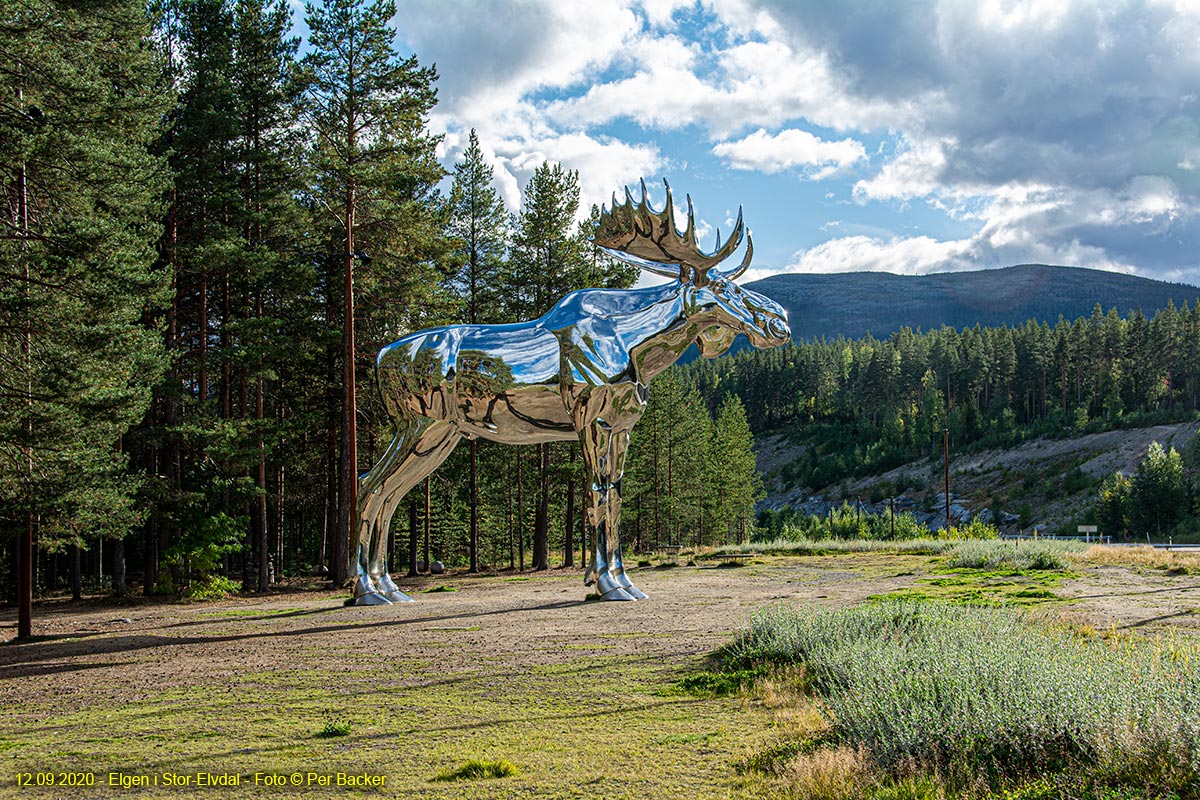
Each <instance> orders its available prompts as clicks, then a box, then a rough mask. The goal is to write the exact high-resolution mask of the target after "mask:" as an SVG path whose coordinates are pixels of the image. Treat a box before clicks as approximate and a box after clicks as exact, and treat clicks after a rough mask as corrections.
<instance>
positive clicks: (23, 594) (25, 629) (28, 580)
mask: <svg viewBox="0 0 1200 800" xmlns="http://www.w3.org/2000/svg"><path fill="white" fill-rule="evenodd" d="M24 105H25V92H24V90H23V89H20V88H18V89H17V106H18V107H21V108H24ZM16 178H17V229H18V231H19V235H20V236H21V237H22V240H24V238H25V236H26V233H27V231H28V230H29V195H28V187H27V183H26V178H25V163H24V162H21V165H20V166H19V167H17V175H16ZM25 249H26V242H25V241H22V242H21V250H22V251H24V250H25ZM22 260H24V259H22ZM23 270H24V275H25V292H26V293H28V291H29V278H30V275H29V262H28V261H25V263H24V264H23ZM21 349H22V353H21V355H22V357H23V359H24V361H25V366H26V369H29V368H30V365H31V363H32V357H33V328H32V326H31V325H30V324H29V323H28V322H27V323H26V325H25V335H24V336H23V337H22V338H21ZM29 380H30V383H29V385H28V397H27V413H26V414H25V419H24V420H23V421H22V428H23V430H24V432H25V437H26V438H25V448H26V451H25V460H26V464H25V466H26V468H27V469H28V470H29V479H30V481H32V480H33V384H32V380H33V377H32V374H30V377H29ZM26 502H28V503H29V504H30V507H29V508H27V509H26V511H25V527H24V530H22V531H21V543H20V544H19V545H18V548H17V636H18V637H19V638H22V639H28V638H29V637H30V636H32V635H33V507H32V504H33V497H32V495H31V496H29V497H27V498H26Z"/></svg>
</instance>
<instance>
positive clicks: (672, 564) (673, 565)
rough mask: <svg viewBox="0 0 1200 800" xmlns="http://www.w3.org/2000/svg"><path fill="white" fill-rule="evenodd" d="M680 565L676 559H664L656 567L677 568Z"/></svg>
mask: <svg viewBox="0 0 1200 800" xmlns="http://www.w3.org/2000/svg"><path fill="white" fill-rule="evenodd" d="M678 566H679V564H677V563H675V562H674V561H664V562H662V563H661V564H659V565H657V566H656V567H655V569H675V568H676V567H678Z"/></svg>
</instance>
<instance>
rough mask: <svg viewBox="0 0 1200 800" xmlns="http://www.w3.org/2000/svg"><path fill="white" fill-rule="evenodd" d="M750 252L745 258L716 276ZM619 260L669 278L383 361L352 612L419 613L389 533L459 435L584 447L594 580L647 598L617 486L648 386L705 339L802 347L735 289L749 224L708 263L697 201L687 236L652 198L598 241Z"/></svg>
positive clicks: (627, 209) (405, 346)
mask: <svg viewBox="0 0 1200 800" xmlns="http://www.w3.org/2000/svg"><path fill="white" fill-rule="evenodd" d="M743 238H744V239H745V241H746V253H745V256H744V258H743V259H742V262H741V264H740V265H739V266H737V267H736V268H734V269H732V270H729V271H728V272H727V273H725V272H722V271H721V270H720V269H718V265H719V264H720V263H721V262H722V261H724V260H725V259H727V258H729V257H730V256H731V255H733V253H734V252H735V251H736V250H737V248H738V247H739V246H740V244H741V242H742V239H743ZM595 241H596V243H597V245H599V246H600V247H602V248H603V249H604V250H605V251H606V252H608V253H609V254H610V255H612V256H614V257H616V258H619V259H621V260H624V261H626V262H629V263H633V264H636V265H638V266H639V267H641V268H643V269H645V270H648V271H650V272H654V273H656V274H659V275H663V276H666V277H669V278H671V281H670V282H669V283H667V284H664V285H662V286H655V287H651V288H646V289H623V290H613V289H583V290H580V291H576V292H572V293H570V294H568V295H567V296H566V297H564V298H563V299H562V300H560V301H559V302H558V304H557V305H555V306H554V308H552V309H551V310H550V311H549V312H548V313H546V314H545V315H544V316H542V317H540V318H539V319H536V320H533V321H531V322H522V323H516V324H511V325H446V326H443V327H439V328H431V329H429V330H424V331H419V332H417V333H413V334H411V335H409V336H405V337H404V338H402V339H400V340H399V341H397V342H394V343H393V344H391V345H388V346H387V347H385V348H384V349H383V350H382V351H381V352H380V353H379V358H378V360H377V362H376V375H377V380H378V384H379V389H380V392H381V393H382V395H383V401H384V405H385V407H386V409H387V413H388V415H389V417H390V418H391V420H392V423H393V425H394V436H393V439H392V441H391V443H390V444H389V445H388V447H387V449H386V451H385V452H384V454H383V456H382V458H380V460H379V462H378V463H377V464H376V465H375V466H374V467H373V468H372V469H371V470H370V471H369V472H367V473H366V474H365V475H363V476H362V478H361V481H360V492H359V503H358V520H359V523H358V524H359V528H358V547H357V548H356V550H357V553H356V554H355V555H354V556H353V557H354V558H356V560H357V572H356V574H357V578H356V581H355V586H354V596H355V603H357V604H358V605H376V604H384V603H394V602H404V601H409V600H411V598H409V597H408V596H407V595H405V594H404V593H403V592H401V591H400V590H399V588H397V586H396V585H395V583H393V582H392V580H391V578H390V577H389V576H388V573H387V564H386V558H387V530H388V524H389V522H390V521H391V518H392V515H393V513H394V512H395V510H396V508H397V507H398V506H399V504H400V501H401V500H402V499H403V497H404V495H405V494H406V493H407V492H408V491H409V490H410V489H411V488H413V487H414V486H416V485H417V483H419V482H420V481H422V480H424V479H425V477H426V476H427V475H429V474H430V473H431V472H433V471H434V470H435V469H437V467H438V466H439V465H440V464H441V463H442V462H443V461H444V460H445V459H446V457H447V456H448V455H449V454H450V452H451V451H452V450H453V449H454V446H455V445H456V444H457V443H458V442H459V440H460V439H463V438H464V437H465V438H475V437H479V438H482V439H490V440H492V441H497V442H503V443H506V444H532V443H538V442H553V441H566V440H572V439H578V440H579V442H580V443H581V445H582V446H583V457H584V462H585V466H586V468H587V469H588V471H589V472H590V474H591V478H592V484H591V492H590V503H589V504H588V507H587V520H588V524H589V525H590V526H591V527H592V529H593V531H594V533H595V536H594V542H595V549H594V551H593V553H592V558H591V563H590V564H589V566H588V569H587V572H586V573H585V575H584V583H585V584H586V585H591V584H592V583H593V582H595V583H596V584H597V591H598V592H599V594H600V596H601V597H603V598H604V599H606V600H638V599H644V598H645V597H646V595H645V594H644V593H643V592H642V591H641V590H639V589H638V588H637V587H636V586H634V585H633V583H632V582H631V581H630V579H629V577H628V576H627V575H626V574H625V569H624V566H623V564H622V560H621V545H620V528H619V524H620V516H621V477H622V474H623V472H624V469H625V452H626V449H627V447H628V445H629V432H630V430H631V429H632V428H633V426H634V424H635V423H636V422H637V421H638V419H639V418H640V417H641V416H642V412H643V411H645V408H646V400H647V396H648V395H647V386H648V384H649V383H650V381H651V379H653V378H654V376H655V375H657V374H658V373H660V372H662V371H663V370H664V369H666V368H667V367H669V366H670V365H671V364H673V363H675V361H676V360H677V359H678V358H679V357H680V356H681V355H682V354H683V352H684V351H685V350H686V349H687V348H688V346H689V345H691V344H692V343H696V344H697V345H698V347H699V349H700V352H701V354H702V355H704V356H705V357H708V358H712V357H715V356H718V355H720V354H722V353H724V352H725V351H726V350H728V349H729V347H730V345H732V344H733V340H734V338H735V337H736V336H737V335H738V334H739V333H741V334H745V335H746V337H747V338H748V339H749V340H750V343H751V344H753V345H754V346H755V347H759V348H765V347H775V346H777V345H781V344H784V343H786V342H787V341H788V340H789V339H790V336H791V333H790V331H789V329H788V324H787V314H786V312H785V311H784V310H783V308H782V307H781V306H779V305H778V304H777V303H775V302H774V301H773V300H771V299H769V298H767V297H764V296H762V295H760V294H758V293H756V292H753V291H750V290H748V289H743V288H741V287H739V286H738V285H737V284H735V283H734V279H735V278H737V277H738V276H739V275H741V274H742V273H743V272H745V271H746V269H747V268H748V267H749V266H750V259H751V257H752V256H753V253H754V246H753V241H752V240H751V238H750V235H749V233H747V232H746V231H745V227H744V225H743V223H742V219H741V212H740V211H739V213H738V222H737V226H736V227H735V229H734V231H733V232H732V234H731V235H730V237H729V239H728V241H726V243H725V244H724V246H722V245H721V242H720V233H718V234H717V249H716V250H715V251H714V252H712V253H704V252H702V251H701V249H700V247H699V245H698V244H697V242H696V232H695V221H694V217H693V212H692V205H691V199H690V198H689V199H688V221H687V229H686V230H685V231H684V232H683V233H680V231H679V230H678V229H677V228H676V227H675V219H674V208H673V205H672V199H671V190H670V187H669V186H668V187H667V199H666V205H665V207H664V208H663V210H662V211H654V210H653V209H652V208H651V207H650V205H649V203H648V201H647V199H646V186H645V184H644V183H643V184H642V198H641V201H640V202H639V203H635V202H634V201H633V199H632V198H631V197H630V195H629V192H628V190H626V192H625V202H624V203H623V204H618V203H617V201H616V198H615V196H614V198H613V207H612V210H611V211H610V210H605V211H604V212H603V213H602V214H601V217H600V221H599V223H598V224H597V227H596V232H595Z"/></svg>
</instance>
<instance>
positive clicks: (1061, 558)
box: [950, 540, 1085, 570]
mask: <svg viewBox="0 0 1200 800" xmlns="http://www.w3.org/2000/svg"><path fill="white" fill-rule="evenodd" d="M1084 549H1085V545H1083V544H1081V543H1079V542H1074V541H1069V540H1068V541H1054V540H1049V541H1047V540H1043V541H1033V542H1031V541H1028V540H1026V541H1020V540H1015V541H969V542H960V543H958V544H956V545H954V548H953V549H952V550H951V551H950V566H952V567H963V568H968V569H1014V570H1058V569H1066V568H1067V555H1068V554H1069V553H1082V552H1083V551H1084Z"/></svg>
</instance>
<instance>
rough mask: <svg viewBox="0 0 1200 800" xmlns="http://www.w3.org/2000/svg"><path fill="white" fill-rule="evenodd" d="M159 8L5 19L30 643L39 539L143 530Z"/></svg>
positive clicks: (7, 314) (18, 496) (9, 379)
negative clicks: (139, 472)
mask: <svg viewBox="0 0 1200 800" xmlns="http://www.w3.org/2000/svg"><path fill="white" fill-rule="evenodd" d="M147 33H148V31H147V21H146V18H145V10H144V7H143V6H142V5H141V4H139V3H133V2H124V1H122V0H107V1H106V2H98V3H92V4H89V6H88V8H87V9H86V10H85V9H83V8H82V7H81V5H80V4H77V3H72V2H54V1H53V0H38V1H37V2H33V1H31V2H25V3H21V4H19V5H16V6H13V5H11V4H10V5H8V6H6V7H5V8H4V10H3V12H2V13H0V59H2V60H3V63H4V67H3V69H0V96H3V97H4V98H5V101H4V102H3V103H0V130H3V131H4V132H5V133H4V135H3V136H0V174H2V175H3V176H4V177H3V179H2V180H3V181H4V184H3V186H4V196H5V214H4V227H5V229H6V235H4V236H0V263H3V264H4V265H5V268H4V270H3V273H2V274H0V315H2V316H0V318H2V319H3V324H2V325H0V359H3V362H4V364H5V369H4V371H3V378H2V379H0V400H2V402H0V451H2V453H3V458H4V460H5V463H6V464H8V467H7V468H6V469H5V470H4V471H3V473H2V474H0V495H2V496H3V498H4V504H3V505H4V511H3V519H2V520H0V522H2V524H3V525H4V527H5V528H6V529H7V530H9V531H12V532H15V533H17V535H18V536H19V539H20V545H19V547H18V554H19V562H20V564H19V569H18V575H19V581H18V582H19V592H18V595H19V597H18V599H19V604H18V605H19V615H18V616H19V619H18V635H20V636H29V635H30V632H31V619H30V602H29V601H30V596H31V593H32V564H33V552H34V547H33V539H34V536H35V534H37V535H38V536H39V538H40V542H39V547H40V549H43V550H54V549H56V548H57V547H59V546H61V543H63V542H68V541H69V542H73V543H74V544H76V545H80V544H82V543H83V541H84V537H87V536H102V535H103V536H112V537H121V536H123V535H124V534H125V532H126V531H127V530H128V529H129V528H130V527H132V526H133V525H134V524H136V522H137V520H138V518H139V516H140V510H139V509H138V508H136V507H135V505H134V503H133V499H132V495H133V492H134V490H135V489H136V487H137V481H136V479H134V478H133V477H132V476H130V475H129V474H127V473H126V472H125V470H124V467H125V456H124V454H123V453H122V450H121V436H122V434H123V433H124V432H125V431H126V430H127V429H128V427H129V426H130V425H131V424H132V423H133V422H134V421H136V420H137V419H138V418H140V417H141V415H142V414H143V413H144V412H145V409H146V406H147V404H148V402H149V386H150V385H151V384H152V383H153V382H154V380H156V379H157V377H158V375H159V374H161V372H162V370H163V368H164V366H165V364H164V359H163V353H162V348H161V346H160V344H159V342H158V340H157V336H156V335H155V334H154V333H153V332H152V331H150V330H147V329H146V328H145V327H143V326H142V324H141V318H142V316H143V314H144V313H145V311H146V310H147V304H148V303H150V302H154V301H155V300H156V299H158V298H160V297H161V296H162V292H163V290H164V288H165V285H164V281H163V278H165V276H164V275H161V274H159V275H155V274H152V272H151V265H152V263H153V251H152V249H151V247H150V246H149V243H150V242H152V241H153V239H154V238H155V236H156V235H157V233H156V227H155V223H154V222H152V220H153V219H154V217H155V211H156V204H157V198H158V194H159V192H160V191H161V190H162V188H163V186H164V178H165V169H164V164H163V162H162V161H161V159H158V158H155V157H153V156H152V155H150V153H149V150H148V145H149V143H150V141H151V140H152V139H153V138H154V136H155V135H156V126H157V124H158V122H159V120H160V119H161V118H162V116H163V115H164V114H165V112H166V101H165V100H164V99H163V98H162V97H161V96H159V95H158V94H157V93H156V92H154V91H153V86H152V79H153V76H154V75H155V73H156V72H157V69H156V66H155V62H154V53H153V51H152V49H151V48H149V47H146V46H144V42H145V38H146V36H147Z"/></svg>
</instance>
